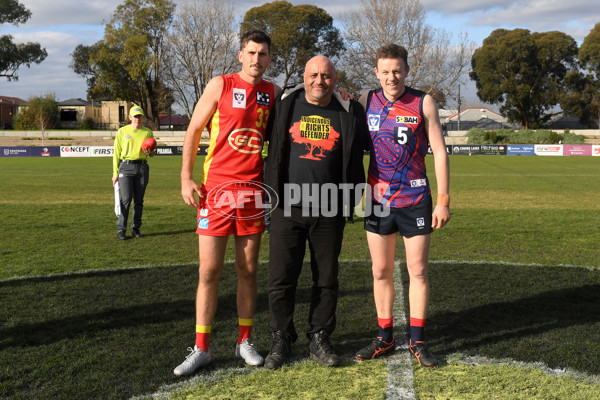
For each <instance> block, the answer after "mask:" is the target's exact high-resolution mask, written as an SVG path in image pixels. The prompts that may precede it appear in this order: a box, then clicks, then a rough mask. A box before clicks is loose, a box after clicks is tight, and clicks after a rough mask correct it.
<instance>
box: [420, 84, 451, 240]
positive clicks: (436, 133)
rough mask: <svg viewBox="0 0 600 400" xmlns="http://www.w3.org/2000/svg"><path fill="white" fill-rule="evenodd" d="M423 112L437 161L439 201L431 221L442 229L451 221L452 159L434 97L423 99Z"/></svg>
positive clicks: (436, 172) (428, 96) (435, 226)
mask: <svg viewBox="0 0 600 400" xmlns="http://www.w3.org/2000/svg"><path fill="white" fill-rule="evenodd" d="M423 114H424V115H425V129H426V132H427V137H428V138H429V145H430V146H431V151H432V152H433V159H434V162H435V177H436V181H437V201H436V205H435V209H434V210H433V216H432V221H431V226H432V228H435V229H440V228H442V227H443V226H444V225H446V224H447V223H448V221H450V194H449V193H450V192H449V190H450V161H449V159H448V154H447V153H446V142H445V141H444V136H443V134H442V126H441V125H440V117H439V113H438V107H437V104H436V103H435V100H433V97H431V96H430V95H426V96H425V98H424V99H423Z"/></svg>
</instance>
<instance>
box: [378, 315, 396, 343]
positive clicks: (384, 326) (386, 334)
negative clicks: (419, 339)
mask: <svg viewBox="0 0 600 400" xmlns="http://www.w3.org/2000/svg"><path fill="white" fill-rule="evenodd" d="M377 326H378V327H379V334H378V335H377V336H378V337H380V338H382V339H383V341H384V342H386V343H391V342H392V340H394V318H393V317H392V318H379V317H377Z"/></svg>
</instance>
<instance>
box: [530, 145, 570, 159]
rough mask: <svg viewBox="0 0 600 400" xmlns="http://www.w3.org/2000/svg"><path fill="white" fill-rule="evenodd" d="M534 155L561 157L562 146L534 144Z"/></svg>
mask: <svg viewBox="0 0 600 400" xmlns="http://www.w3.org/2000/svg"><path fill="white" fill-rule="evenodd" d="M535 154H536V155H538V156H562V155H563V145H562V144H536V145H535Z"/></svg>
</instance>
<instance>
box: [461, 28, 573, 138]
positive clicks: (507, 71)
mask: <svg viewBox="0 0 600 400" xmlns="http://www.w3.org/2000/svg"><path fill="white" fill-rule="evenodd" d="M576 55H577V43H576V42H575V40H574V39H573V38H572V37H570V36H568V35H566V34H564V33H562V32H546V33H530V32H529V31H528V30H526V29H514V30H512V31H510V30H506V29H497V30H495V31H493V32H492V33H491V34H490V36H488V37H487V38H486V39H485V40H484V41H483V46H482V47H480V48H478V49H477V50H475V53H474V54H473V58H472V60H471V66H472V72H471V73H470V77H471V79H473V80H474V81H475V83H476V86H477V96H478V97H479V98H480V99H481V100H482V101H485V102H486V103H491V104H501V107H500V112H501V113H502V114H503V115H505V116H506V117H507V118H508V119H509V120H510V121H512V122H519V123H520V124H521V125H522V126H523V128H525V129H529V128H540V127H542V126H543V125H544V123H545V122H546V121H548V120H549V119H550V118H551V116H552V115H551V114H550V113H548V110H550V109H551V108H552V107H554V106H555V105H556V104H558V102H559V99H560V98H561V97H562V96H563V94H564V91H565V89H564V85H563V80H564V78H565V76H566V74H567V72H569V71H570V70H571V69H572V68H574V67H575V61H576V59H575V57H576Z"/></svg>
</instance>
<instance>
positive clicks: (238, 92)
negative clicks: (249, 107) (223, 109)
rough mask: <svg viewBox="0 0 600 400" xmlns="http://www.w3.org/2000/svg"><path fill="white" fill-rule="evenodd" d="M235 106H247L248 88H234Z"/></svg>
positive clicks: (233, 105)
mask: <svg viewBox="0 0 600 400" xmlns="http://www.w3.org/2000/svg"><path fill="white" fill-rule="evenodd" d="M232 107H233V108H246V90H245V89H236V88H233V104H232Z"/></svg>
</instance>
